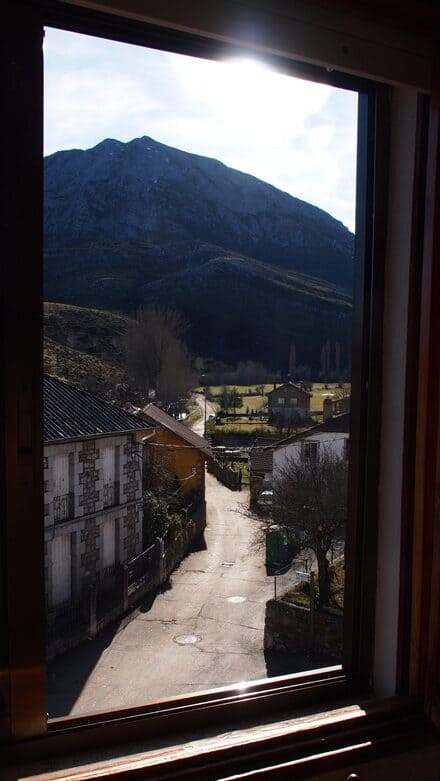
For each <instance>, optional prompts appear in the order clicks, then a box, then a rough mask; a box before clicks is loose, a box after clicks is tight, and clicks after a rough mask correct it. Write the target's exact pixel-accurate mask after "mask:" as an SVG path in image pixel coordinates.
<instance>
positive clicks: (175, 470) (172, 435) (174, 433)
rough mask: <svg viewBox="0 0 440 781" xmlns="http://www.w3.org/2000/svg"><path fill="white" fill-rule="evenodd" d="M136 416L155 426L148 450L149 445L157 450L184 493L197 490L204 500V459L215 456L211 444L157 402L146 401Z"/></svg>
mask: <svg viewBox="0 0 440 781" xmlns="http://www.w3.org/2000/svg"><path fill="white" fill-rule="evenodd" d="M137 415H138V416H139V417H141V418H142V419H143V420H145V421H146V422H147V423H149V424H150V425H153V426H154V427H155V432H154V436H153V437H152V438H151V440H149V442H148V447H147V451H148V449H149V448H150V447H151V448H153V449H154V448H156V449H157V452H158V453H160V454H161V456H162V458H163V459H164V463H165V464H166V468H167V470H168V472H169V473H170V474H171V475H172V476H173V477H176V478H177V480H178V481H179V483H180V486H181V489H182V492H183V494H184V495H188V494H190V493H192V492H197V493H199V495H200V497H201V498H202V499H204V498H205V462H206V460H207V459H208V458H212V455H213V454H212V448H211V446H210V444H209V443H208V442H207V441H206V439H204V438H203V437H201V436H199V435H198V434H196V433H195V431H192V430H191V429H190V428H188V426H185V425H184V424H183V423H180V422H179V421H178V420H175V418H173V417H172V416H171V415H168V413H167V412H164V410H163V409H161V408H160V407H158V406H156V404H147V406H146V407H144V408H143V410H139V411H138V412H137Z"/></svg>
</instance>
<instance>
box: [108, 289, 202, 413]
mask: <svg viewBox="0 0 440 781" xmlns="http://www.w3.org/2000/svg"><path fill="white" fill-rule="evenodd" d="M188 327H189V325H188V322H187V321H186V320H185V319H184V318H183V317H182V315H180V314H179V313H178V312H174V311H173V310H171V309H164V308H163V307H160V306H156V305H155V304H153V305H150V306H146V307H141V308H140V309H139V310H138V312H137V315H136V319H135V320H134V321H133V323H132V324H131V325H130V326H129V328H128V330H127V333H126V334H125V336H124V337H123V338H122V343H123V347H124V351H125V356H126V361H127V369H128V371H129V373H130V374H131V375H132V377H133V379H134V380H135V382H136V383H137V384H138V386H139V387H140V388H141V390H142V392H143V393H144V395H145V397H148V392H149V391H150V390H154V391H155V392H156V395H157V396H158V397H161V394H163V398H162V400H163V401H165V403H171V402H174V401H177V400H178V399H179V398H181V396H182V395H183V394H184V393H186V392H187V391H188V390H189V388H190V387H191V386H192V384H193V377H192V373H191V368H190V367H191V362H190V357H189V354H188V351H187V349H186V346H185V345H184V343H183V342H182V336H183V334H185V332H186V331H187V330H188Z"/></svg>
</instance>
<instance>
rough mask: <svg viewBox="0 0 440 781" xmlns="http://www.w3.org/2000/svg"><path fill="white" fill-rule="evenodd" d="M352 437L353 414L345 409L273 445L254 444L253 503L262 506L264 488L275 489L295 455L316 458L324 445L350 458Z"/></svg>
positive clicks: (255, 505) (250, 469) (333, 451)
mask: <svg viewBox="0 0 440 781" xmlns="http://www.w3.org/2000/svg"><path fill="white" fill-rule="evenodd" d="M349 438H350V415H349V413H346V414H343V415H336V416H335V417H333V418H331V419H330V420H328V421H327V422H326V423H320V424H319V425H317V426H312V427H311V428H309V429H307V430H306V431H301V432H299V433H298V434H292V435H291V436H289V437H286V438H285V439H281V440H279V441H278V442H276V443H274V444H272V445H264V444H261V445H260V444H258V445H255V446H254V447H253V448H252V450H251V452H250V455H249V483H250V506H251V507H253V508H255V507H258V506H260V507H261V504H260V502H259V500H260V497H261V494H262V492H263V491H265V490H269V491H271V490H272V488H273V485H274V483H275V481H276V479H277V477H279V476H280V475H281V474H282V472H283V469H284V468H285V467H286V466H287V464H288V463H289V461H291V460H292V459H294V460H298V461H299V460H304V461H307V460H316V459H317V458H319V454H320V453H322V452H323V449H324V448H330V449H331V451H332V453H334V454H336V455H337V456H339V457H343V458H347V459H348V457H349ZM266 506H268V503H266Z"/></svg>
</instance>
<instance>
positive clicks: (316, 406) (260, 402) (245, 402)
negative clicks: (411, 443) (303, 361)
mask: <svg viewBox="0 0 440 781" xmlns="http://www.w3.org/2000/svg"><path fill="white" fill-rule="evenodd" d="M279 384H280V383H277V385H279ZM225 387H226V388H227V390H232V388H236V389H237V390H238V392H239V393H240V394H241V396H242V404H241V407H237V412H239V413H241V414H243V415H244V414H246V408H249V410H252V409H253V410H255V411H258V410H260V409H262V408H263V407H265V406H266V405H267V396H266V395H265V396H261V395H260V394H259V393H257V391H256V388H257V387H259V386H257V385H226V386H225ZM343 388H344V390H346V391H347V393H350V383H344V385H343ZM271 390H273V383H268V384H266V385H265V386H264V392H265V394H266V393H268V392H269V391H271ZM195 391H196V392H197V393H203V388H202V387H199V388H195ZM222 391H223V386H222V385H211V386H209V393H210V394H211V396H213V397H214V398H216V397H218V396H220V395H221V393H222ZM335 391H338V392H339V391H340V387H339V385H338V383H335V382H333V383H332V382H329V383H324V382H313V383H312V399H311V405H310V408H311V412H322V406H323V402H324V398H325V396H332V394H333V393H334V392H335Z"/></svg>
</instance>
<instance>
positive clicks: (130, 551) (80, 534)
mask: <svg viewBox="0 0 440 781" xmlns="http://www.w3.org/2000/svg"><path fill="white" fill-rule="evenodd" d="M143 436H144V432H142V431H134V432H133V433H130V434H120V435H114V436H111V437H109V436H101V437H94V438H86V439H83V440H65V441H63V442H59V443H54V444H51V443H46V444H45V447H44V505H45V518H44V525H45V550H46V594H47V600H48V604H49V605H52V599H53V593H54V582H53V567H54V565H55V562H54V561H53V554H54V546H53V545H52V542H53V540H54V538H56V537H61V536H64V535H70V541H71V556H70V558H71V573H70V579H71V597H72V598H75V596H77V595H79V593H80V592H81V590H82V588H83V587H84V585H85V584H86V582H89V581H90V580H91V579H93V578H97V577H98V578H99V576H100V573H101V572H102V570H103V569H104V557H103V541H104V534H103V528H102V527H103V524H104V523H105V522H108V521H112V522H113V523H114V529H115V546H114V548H115V562H116V563H118V562H120V563H123V562H125V561H127V559H130V558H132V557H133V556H134V555H137V554H138V553H140V552H141V550H142V438H143ZM116 447H119V459H118V460H119V470H118V472H119V474H115V475H114V477H115V481H116V482H119V486H120V490H119V503H118V504H116V505H113V506H111V507H105V506H104V498H103V489H104V477H103V466H104V465H103V461H102V458H103V454H104V451H105V449H109V448H113V449H114V448H116ZM58 456H67V457H69V456H70V459H71V462H72V459H73V468H72V463H71V468H70V474H69V485H68V492H70V493H73V497H74V501H73V514H72V515H71V517H67V518H64V519H62V520H55V513H54V507H55V502H56V501H57V496H56V486H55V477H56V473H57V470H56V466H55V464H56V458H57V457H58ZM84 458H86V459H87V462H86V461H85V460H84ZM107 458H108V456H107ZM88 468H89V469H92V474H91V483H90V484H91V485H92V490H90V485H89V486H88V487H87V486H85V485H84V483H83V478H84V475H85V471H86V470H87V469H88ZM87 491H88V492H89V495H90V496H93V498H92V499H91V500H90V501H91V504H92V508H93V509H92V510H91V511H88V507H87V503H86V498H87V497H86V495H87ZM116 498H117V497H116ZM89 509H90V508H89ZM57 547H58V546H57ZM106 563H107V565H108V563H109V562H106ZM57 571H58V572H59V571H60V568H59V567H58V570H57ZM57 592H58V593H63V592H62V589H60V587H59V584H58V585H57Z"/></svg>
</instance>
